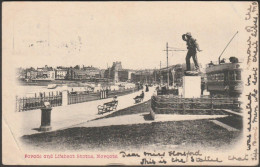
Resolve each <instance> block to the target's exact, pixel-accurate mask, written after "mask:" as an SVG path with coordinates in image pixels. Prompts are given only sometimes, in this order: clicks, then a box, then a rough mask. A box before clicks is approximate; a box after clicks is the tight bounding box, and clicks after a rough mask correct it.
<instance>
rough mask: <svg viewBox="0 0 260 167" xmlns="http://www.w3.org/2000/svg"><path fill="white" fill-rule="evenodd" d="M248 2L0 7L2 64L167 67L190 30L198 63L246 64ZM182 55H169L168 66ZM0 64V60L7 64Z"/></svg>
mask: <svg viewBox="0 0 260 167" xmlns="http://www.w3.org/2000/svg"><path fill="white" fill-rule="evenodd" d="M248 6H249V3H247V2H203V3H202V2H55V3H54V2H45V3H42V2H22V3H21V2H14V3H12V2H8V3H4V4H3V50H4V51H5V52H4V53H5V55H3V60H4V61H5V60H6V61H7V63H12V64H13V65H14V66H17V67H19V66H23V67H29V66H33V67H37V66H38V67H39V66H43V65H50V66H58V65H63V66H75V65H76V64H79V65H93V66H96V67H100V68H106V67H107V64H108V65H109V66H111V64H112V62H114V61H121V62H122V65H123V68H131V69H140V68H159V66H160V61H161V62H162V67H165V66H166V53H165V52H164V51H163V50H164V49H165V47H166V42H168V43H169V46H170V47H174V48H179V49H186V44H185V42H184V41H182V39H181V35H182V34H184V33H186V32H191V34H192V35H193V36H194V38H196V39H197V41H198V43H199V45H200V48H201V49H202V50H203V51H202V52H200V53H198V59H199V62H200V63H202V64H205V63H208V62H209V61H211V60H213V61H217V59H218V56H219V55H220V53H221V52H222V50H223V49H224V48H225V46H226V45H227V43H228V42H229V40H230V39H231V38H232V36H233V35H234V34H235V33H236V32H237V31H239V33H238V35H237V36H236V37H235V38H234V40H233V41H232V43H231V44H230V46H229V47H228V48H227V50H226V52H225V53H224V54H223V57H226V58H228V57H230V56H237V57H239V58H245V54H246V52H245V51H244V49H245V47H246V36H245V35H247V34H246V32H245V24H244V23H245V13H246V10H247V8H248ZM185 56H186V52H183V51H175V52H169V65H173V64H177V63H184V62H185ZM4 61H3V62H4Z"/></svg>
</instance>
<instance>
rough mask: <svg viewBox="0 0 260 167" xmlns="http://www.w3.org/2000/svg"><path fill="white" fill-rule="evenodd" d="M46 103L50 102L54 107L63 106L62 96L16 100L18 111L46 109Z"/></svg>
mask: <svg viewBox="0 0 260 167" xmlns="http://www.w3.org/2000/svg"><path fill="white" fill-rule="evenodd" d="M44 102H49V103H50V105H51V106H52V107H56V106H61V105H62V96H61V95H56V96H50V97H29V98H16V111H18V112H22V111H28V110H34V109H40V108H42V107H44Z"/></svg>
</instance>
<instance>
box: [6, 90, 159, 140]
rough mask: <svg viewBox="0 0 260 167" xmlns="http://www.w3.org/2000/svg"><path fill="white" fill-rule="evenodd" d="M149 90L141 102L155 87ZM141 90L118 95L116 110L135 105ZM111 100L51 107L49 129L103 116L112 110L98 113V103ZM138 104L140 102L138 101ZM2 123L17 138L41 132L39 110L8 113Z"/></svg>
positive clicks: (149, 95)
mask: <svg viewBox="0 0 260 167" xmlns="http://www.w3.org/2000/svg"><path fill="white" fill-rule="evenodd" d="M149 89H150V91H149V92H145V91H144V92H145V96H144V100H143V102H142V103H144V102H147V101H148V100H150V99H151V96H152V95H153V93H154V90H155V88H154V87H150V88H149ZM141 91H142V90H140V91H138V92H134V93H131V94H127V95H123V96H119V97H118V98H117V99H118V106H117V110H121V109H125V108H128V107H131V106H134V105H136V104H135V103H134V100H133V98H134V97H135V96H137V95H140V94H141ZM109 101H112V98H108V99H101V100H96V101H90V102H84V103H78V104H72V105H67V106H60V107H53V109H52V112H51V126H52V130H51V131H56V130H60V129H66V128H69V127H72V126H75V125H78V124H82V123H86V122H88V121H91V120H94V119H97V118H100V117H104V116H106V115H108V114H111V113H113V112H115V111H112V112H107V113H104V114H103V115H98V109H97V106H98V105H103V103H106V102H109ZM138 104H140V103H138ZM4 123H6V124H7V126H8V127H9V128H10V130H11V131H12V135H13V136H15V137H16V138H19V137H21V136H23V135H30V134H36V133H42V132H40V131H38V130H39V127H40V125H41V110H40V109H37V110H31V111H25V112H15V113H12V114H8V115H7V116H6V117H5V121H4Z"/></svg>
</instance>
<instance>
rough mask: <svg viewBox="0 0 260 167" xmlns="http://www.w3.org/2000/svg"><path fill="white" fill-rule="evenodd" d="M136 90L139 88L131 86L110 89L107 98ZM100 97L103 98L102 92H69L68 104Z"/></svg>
mask: <svg viewBox="0 0 260 167" xmlns="http://www.w3.org/2000/svg"><path fill="white" fill-rule="evenodd" d="M135 91H138V90H137V88H131V89H122V90H114V91H111V90H109V91H108V92H107V95H106V98H111V97H114V96H115V95H117V96H122V95H126V94H129V93H133V92H135ZM99 99H103V98H101V94H100V92H96V93H93V92H82V93H79V94H70V93H69V94H68V104H69V105H70V104H76V103H83V102H87V101H93V100H99Z"/></svg>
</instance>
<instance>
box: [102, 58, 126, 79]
mask: <svg viewBox="0 0 260 167" xmlns="http://www.w3.org/2000/svg"><path fill="white" fill-rule="evenodd" d="M122 69H123V68H122V64H121V62H120V61H116V62H113V65H112V67H111V68H108V69H107V70H106V71H105V72H104V77H105V78H107V79H112V80H113V81H114V82H119V76H118V71H120V70H122Z"/></svg>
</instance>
